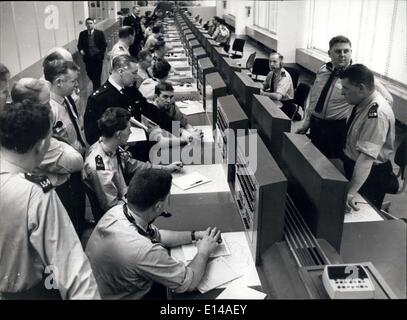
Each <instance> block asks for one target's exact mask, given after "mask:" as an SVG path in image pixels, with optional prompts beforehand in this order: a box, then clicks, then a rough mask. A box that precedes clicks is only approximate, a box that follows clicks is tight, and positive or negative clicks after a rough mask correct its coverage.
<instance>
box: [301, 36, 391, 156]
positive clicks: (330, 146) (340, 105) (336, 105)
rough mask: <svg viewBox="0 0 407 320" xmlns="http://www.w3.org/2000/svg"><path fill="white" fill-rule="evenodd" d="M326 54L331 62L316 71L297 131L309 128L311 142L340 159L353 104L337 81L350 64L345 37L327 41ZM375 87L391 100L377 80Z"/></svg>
mask: <svg viewBox="0 0 407 320" xmlns="http://www.w3.org/2000/svg"><path fill="white" fill-rule="evenodd" d="M328 55H329V57H330V58H331V61H330V62H328V63H326V64H324V65H323V66H322V67H321V68H320V69H319V70H318V72H317V75H316V78H315V82H314V85H313V86H312V88H311V91H310V94H309V100H308V101H307V102H308V107H306V109H305V116H304V121H303V123H302V125H301V127H300V128H298V130H297V133H301V134H305V133H307V131H308V129H310V138H311V141H312V143H313V144H314V145H315V146H316V147H317V148H318V149H319V150H320V151H321V152H322V153H323V154H324V155H325V156H326V157H327V158H341V157H342V154H343V152H342V150H343V147H344V145H345V139H346V119H347V118H348V117H349V115H350V113H351V111H352V106H351V105H350V104H349V103H347V101H346V99H345V98H344V97H343V95H342V85H341V81H339V76H340V74H341V72H342V71H343V70H344V69H346V68H347V67H348V66H349V65H351V63H352V60H351V57H352V46H351V42H350V40H349V39H348V38H346V37H344V36H336V37H333V38H332V39H331V40H330V41H329V50H328ZM375 83H376V89H377V90H378V91H379V92H380V93H381V94H382V95H383V97H385V98H386V100H387V101H389V102H390V104H391V103H392V96H391V95H390V94H389V93H388V92H387V90H386V89H385V88H384V87H383V85H382V84H381V83H380V81H377V80H376V81H375Z"/></svg>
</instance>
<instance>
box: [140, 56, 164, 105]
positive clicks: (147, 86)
mask: <svg viewBox="0 0 407 320" xmlns="http://www.w3.org/2000/svg"><path fill="white" fill-rule="evenodd" d="M170 70H171V65H170V64H169V63H168V61H166V60H163V59H160V60H157V62H156V63H154V64H153V68H152V71H153V77H152V78H149V79H146V80H144V81H143V82H142V83H141V85H140V88H139V90H140V92H141V94H142V95H143V96H144V98H146V99H150V100H151V99H153V98H154V95H155V86H156V85H157V84H159V83H163V82H165V81H167V79H168V75H169V74H170Z"/></svg>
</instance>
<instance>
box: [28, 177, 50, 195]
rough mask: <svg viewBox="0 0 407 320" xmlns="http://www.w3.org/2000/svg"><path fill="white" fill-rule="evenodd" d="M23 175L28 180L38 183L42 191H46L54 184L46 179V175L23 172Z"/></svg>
mask: <svg viewBox="0 0 407 320" xmlns="http://www.w3.org/2000/svg"><path fill="white" fill-rule="evenodd" d="M24 177H25V178H26V179H27V180H28V181H31V182H33V183H35V184H38V185H39V186H40V187H41V188H42V191H43V192H44V193H47V192H48V191H50V190H51V189H52V188H53V187H54V186H53V185H52V182H51V181H50V180H49V179H48V177H46V176H38V175H33V174H31V173H25V174H24Z"/></svg>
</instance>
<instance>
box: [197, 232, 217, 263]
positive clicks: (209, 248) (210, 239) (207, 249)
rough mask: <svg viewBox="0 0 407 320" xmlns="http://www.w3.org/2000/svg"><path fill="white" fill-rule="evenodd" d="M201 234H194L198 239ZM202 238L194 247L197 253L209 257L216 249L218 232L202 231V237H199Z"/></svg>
mask: <svg viewBox="0 0 407 320" xmlns="http://www.w3.org/2000/svg"><path fill="white" fill-rule="evenodd" d="M200 233H201V232H197V233H196V235H195V236H196V238H197V239H199V236H200ZM201 236H202V238H201V239H200V240H199V241H198V242H197V244H196V246H197V249H198V252H200V253H202V254H204V255H206V256H208V257H209V255H210V254H211V253H212V252H213V251H214V250H215V249H216V247H217V246H218V243H219V242H218V241H219V239H220V230H218V229H216V227H215V228H213V229H211V228H208V229H206V231H203V235H201Z"/></svg>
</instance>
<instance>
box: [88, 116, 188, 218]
mask: <svg viewBox="0 0 407 320" xmlns="http://www.w3.org/2000/svg"><path fill="white" fill-rule="evenodd" d="M98 125H99V129H100V133H101V135H102V136H101V137H100V139H99V141H97V142H95V143H94V144H93V145H92V146H90V148H89V151H88V154H87V156H86V159H85V165H84V168H83V171H82V176H83V180H84V181H85V183H86V184H87V185H88V186H89V187H90V188H91V189H92V190H93V191H94V192H95V194H96V198H97V200H98V203H99V206H100V209H101V210H102V212H106V211H107V210H109V209H110V208H112V207H113V206H115V205H117V204H123V203H125V202H126V199H125V197H126V194H127V184H126V180H125V176H131V175H133V174H134V173H135V172H137V171H138V170H140V169H145V168H151V167H152V168H158V169H164V170H165V171H168V172H174V171H177V170H179V169H180V168H181V163H180V162H174V163H172V164H170V165H167V166H161V165H152V164H150V163H147V162H143V161H138V160H136V159H133V158H132V157H131V156H130V154H129V153H128V152H126V151H125V150H123V149H122V148H121V147H120V146H121V145H125V144H126V143H127V140H128V139H129V136H130V133H131V129H130V127H131V124H130V112H128V111H127V110H125V109H123V108H108V109H107V110H106V111H105V112H104V113H103V115H102V117H101V118H100V119H99V120H98Z"/></svg>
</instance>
